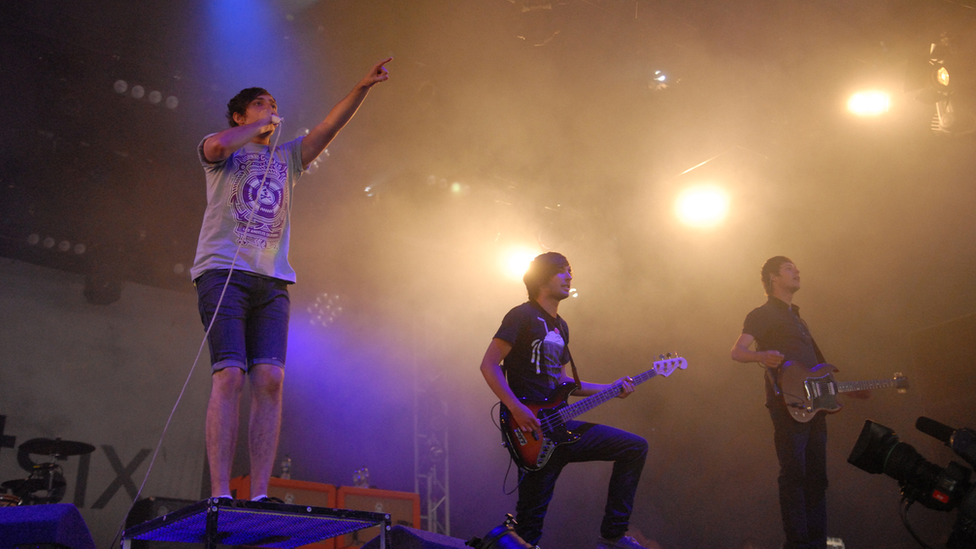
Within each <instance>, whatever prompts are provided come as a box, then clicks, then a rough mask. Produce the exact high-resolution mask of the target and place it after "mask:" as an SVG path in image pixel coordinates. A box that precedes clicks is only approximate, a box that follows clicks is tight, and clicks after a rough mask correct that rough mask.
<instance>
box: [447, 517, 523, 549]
mask: <svg viewBox="0 0 976 549" xmlns="http://www.w3.org/2000/svg"><path fill="white" fill-rule="evenodd" d="M515 524H516V523H515V519H514V518H513V517H512V515H505V522H503V523H502V524H501V526H498V527H496V528H495V529H493V530H492V531H491V532H488V534H487V535H486V536H485V539H479V538H471V539H469V540H468V541H466V542H464V544H465V545H467V546H469V547H474V549H539V546H538V545H530V544H529V543H528V542H526V541H525V540H524V539H522V538H520V537H519V535H518V534H516V533H515Z"/></svg>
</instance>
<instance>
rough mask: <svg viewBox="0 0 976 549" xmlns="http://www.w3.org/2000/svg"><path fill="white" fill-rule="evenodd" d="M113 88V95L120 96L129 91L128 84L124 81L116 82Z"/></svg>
mask: <svg viewBox="0 0 976 549" xmlns="http://www.w3.org/2000/svg"><path fill="white" fill-rule="evenodd" d="M113 87H114V88H115V93H119V94H122V93H125V92H126V91H127V90H128V89H129V83H128V82H126V81H125V80H116V81H115V85H114V86H113Z"/></svg>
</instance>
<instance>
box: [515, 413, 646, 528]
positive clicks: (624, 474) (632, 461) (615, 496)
mask: <svg viewBox="0 0 976 549" xmlns="http://www.w3.org/2000/svg"><path fill="white" fill-rule="evenodd" d="M566 427H567V428H568V429H569V430H571V431H574V432H576V433H579V434H581V436H580V438H579V440H577V441H576V442H574V443H572V444H562V445H560V446H558V447H557V448H556V449H555V450H554V451H553V454H552V457H551V458H550V459H549V462H548V463H546V465H545V467H543V468H542V469H540V470H538V471H523V472H522V475H523V476H522V479H521V482H520V483H519V499H518V505H516V507H515V510H516V514H517V516H516V519H515V520H516V522H518V525H517V526H516V527H515V532H516V533H517V534H518V535H519V537H521V538H522V539H523V540H525V541H527V542H529V543H530V544H532V545H536V544H538V542H539V538H541V537H542V522H543V520H544V519H545V518H546V510H547V509H548V508H549V502H550V501H552V492H553V489H554V488H555V487H556V479H557V478H559V473H561V472H562V470H563V467H565V466H566V465H567V464H570V463H574V462H581V461H612V462H614V463H613V473H612V474H611V475H610V488H609V490H608V491H607V506H606V508H605V509H604V514H603V523H602V524H601V525H600V535H601V536H603V537H605V538H607V539H616V538H619V537H620V536H622V535H624V534H625V533H627V526H628V524H629V523H630V513H631V511H633V509H634V493H635V492H636V491H637V483H638V481H640V476H641V472H642V471H643V470H644V460H646V459H647V441H646V440H644V439H643V438H642V437H639V436H637V435H635V434H632V433H628V432H627V431H621V430H620V429H614V428H613V427H607V426H606V425H596V424H593V423H583V422H582V421H567V422H566Z"/></svg>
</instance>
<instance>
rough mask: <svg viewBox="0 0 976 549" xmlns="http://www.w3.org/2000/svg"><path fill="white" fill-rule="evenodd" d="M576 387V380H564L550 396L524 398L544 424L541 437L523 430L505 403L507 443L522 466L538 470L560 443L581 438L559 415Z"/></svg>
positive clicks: (501, 417)
mask: <svg viewBox="0 0 976 549" xmlns="http://www.w3.org/2000/svg"><path fill="white" fill-rule="evenodd" d="M574 388H575V385H574V384H573V383H563V384H562V385H560V386H559V387H556V389H555V390H554V391H553V392H552V394H550V395H549V398H547V399H546V400H543V401H531V400H524V399H523V400H522V404H525V406H526V407H528V409H529V410H532V413H534V414H535V417H537V418H539V423H541V424H542V438H541V439H539V440H536V438H535V437H534V436H532V433H530V432H523V431H522V426H521V425H519V424H518V423H517V422H516V421H515V420H514V419H513V418H512V416H511V413H510V412H509V411H508V408H506V407H505V405H502V407H501V411H500V414H499V420H500V423H501V427H502V436H503V437H504V439H505V447H506V448H508V452H509V453H510V454H511V455H512V459H513V460H515V463H516V464H518V466H519V467H521V468H522V469H526V470H529V471H538V470H539V469H542V468H543V467H544V466H545V464H546V463H547V462H548V461H549V458H550V457H552V452H553V451H554V450H555V449H556V447H557V446H559V445H560V444H571V443H573V442H576V441H577V440H579V437H580V436H579V435H577V434H575V433H573V432H572V431H570V430H568V429H567V428H566V424H565V423H564V422H563V421H562V419H561V418H560V416H559V410H561V409H562V408H565V407H566V405H567V404H566V400H567V399H568V398H569V394H570V393H571V392H573V389H574Z"/></svg>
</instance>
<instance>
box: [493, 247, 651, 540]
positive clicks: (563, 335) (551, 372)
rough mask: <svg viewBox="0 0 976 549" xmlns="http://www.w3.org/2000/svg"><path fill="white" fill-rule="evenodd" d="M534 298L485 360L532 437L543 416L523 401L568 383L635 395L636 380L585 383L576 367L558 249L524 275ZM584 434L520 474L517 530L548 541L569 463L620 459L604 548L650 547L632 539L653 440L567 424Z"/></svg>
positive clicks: (567, 273) (515, 312)
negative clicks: (562, 306)
mask: <svg viewBox="0 0 976 549" xmlns="http://www.w3.org/2000/svg"><path fill="white" fill-rule="evenodd" d="M522 280H523V282H524V283H525V288H526V290H528V294H529V300H528V301H527V302H525V303H523V304H522V305H519V306H518V307H515V308H514V309H512V310H511V311H509V312H508V314H506V315H505V318H504V319H503V320H502V324H501V327H500V328H498V331H497V332H496V333H495V337H494V338H493V339H492V340H491V343H490V344H489V345H488V350H487V351H486V352H485V356H484V358H483V359H482V361H481V373H482V374H483V375H484V376H485V380H486V381H487V382H488V386H489V387H490V388H491V390H492V391H493V392H494V393H495V395H496V396H497V397H498V398H499V400H501V402H502V405H503V406H505V408H507V410H508V414H509V415H510V418H511V421H513V422H514V423H515V426H516V429H518V430H520V431H521V433H522V435H523V436H524V437H534V438H535V440H539V437H542V434H543V433H542V425H541V424H540V421H539V418H538V417H536V416H535V415H534V414H533V413H532V411H531V410H530V409H529V408H528V407H527V406H525V405H524V404H522V402H520V399H526V400H544V399H546V398H547V397H548V396H549V395H550V393H552V392H553V391H554V390H555V389H556V388H557V387H558V386H559V385H560V384H562V383H566V382H574V380H575V383H576V386H577V388H576V389H575V391H573V394H574V395H576V396H587V395H593V394H595V393H597V392H600V391H603V390H606V389H608V388H610V387H613V386H617V387H619V394H618V395H617V396H618V397H619V398H626V397H627V396H628V395H629V394H630V393H632V392H633V391H634V385H633V380H632V379H631V378H629V377H624V378H621V379H620V380H617V381H616V382H615V383H613V384H610V385H604V384H599V383H589V382H580V381H579V380H578V377H577V376H576V375H575V368H572V371H573V376H572V377H571V376H570V366H571V363H572V359H571V357H570V354H569V347H568V344H569V330H568V327H567V325H566V322H565V321H564V320H563V319H562V318H561V317H560V316H559V315H558V312H557V310H558V307H559V302H560V301H562V300H564V299H566V298H567V297H569V293H570V288H571V286H570V283H571V282H572V280H573V274H572V269H571V268H570V266H569V261H568V260H567V259H566V258H565V257H564V256H563V255H562V254H558V253H555V252H548V253H544V254H542V255H539V256H538V257H536V258H535V259H534V260H533V261H532V263H531V265H530V266H529V269H528V271H526V273H525V276H523V278H522ZM566 426H567V427H568V428H569V429H570V430H571V431H573V432H574V433H575V434H577V435H579V439H578V440H576V441H575V442H573V443H571V444H563V445H559V446H557V447H556V448H555V450H553V453H552V455H551V457H550V458H549V460H548V461H547V462H546V464H545V465H544V466H543V467H542V468H541V469H538V470H528V469H525V468H520V469H519V485H518V491H519V496H518V503H517V504H516V513H517V516H516V521H517V525H516V527H515V531H516V533H517V534H518V535H519V536H520V537H521V538H522V539H523V540H525V541H526V542H528V543H530V544H532V545H536V544H537V543H538V542H539V539H540V538H541V537H542V525H543V521H544V519H545V516H546V510H547V509H548V507H549V502H550V501H551V500H552V495H553V489H554V488H555V485H556V479H557V478H559V474H560V473H561V472H562V469H563V467H565V466H566V465H567V464H569V463H574V462H584V461H613V473H612V474H611V476H610V487H609V492H608V495H607V504H606V508H605V511H604V517H603V522H602V523H601V526H600V538H599V540H598V541H597V544H596V547H597V549H644V548H643V546H642V545H640V544H639V543H638V542H637V541H636V540H635V539H634V538H632V537H630V536H627V535H625V534H626V533H627V529H628V526H629V523H630V515H631V512H632V510H633V506H634V494H635V492H636V491H637V483H638V481H639V480H640V476H641V472H642V471H643V469H644V461H645V460H646V458H647V441H646V440H644V439H643V438H641V437H639V436H637V435H634V434H631V433H628V432H626V431H622V430H620V429H615V428H613V427H607V426H605V425H596V424H592V423H583V422H580V421H570V422H567V425H566Z"/></svg>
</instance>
